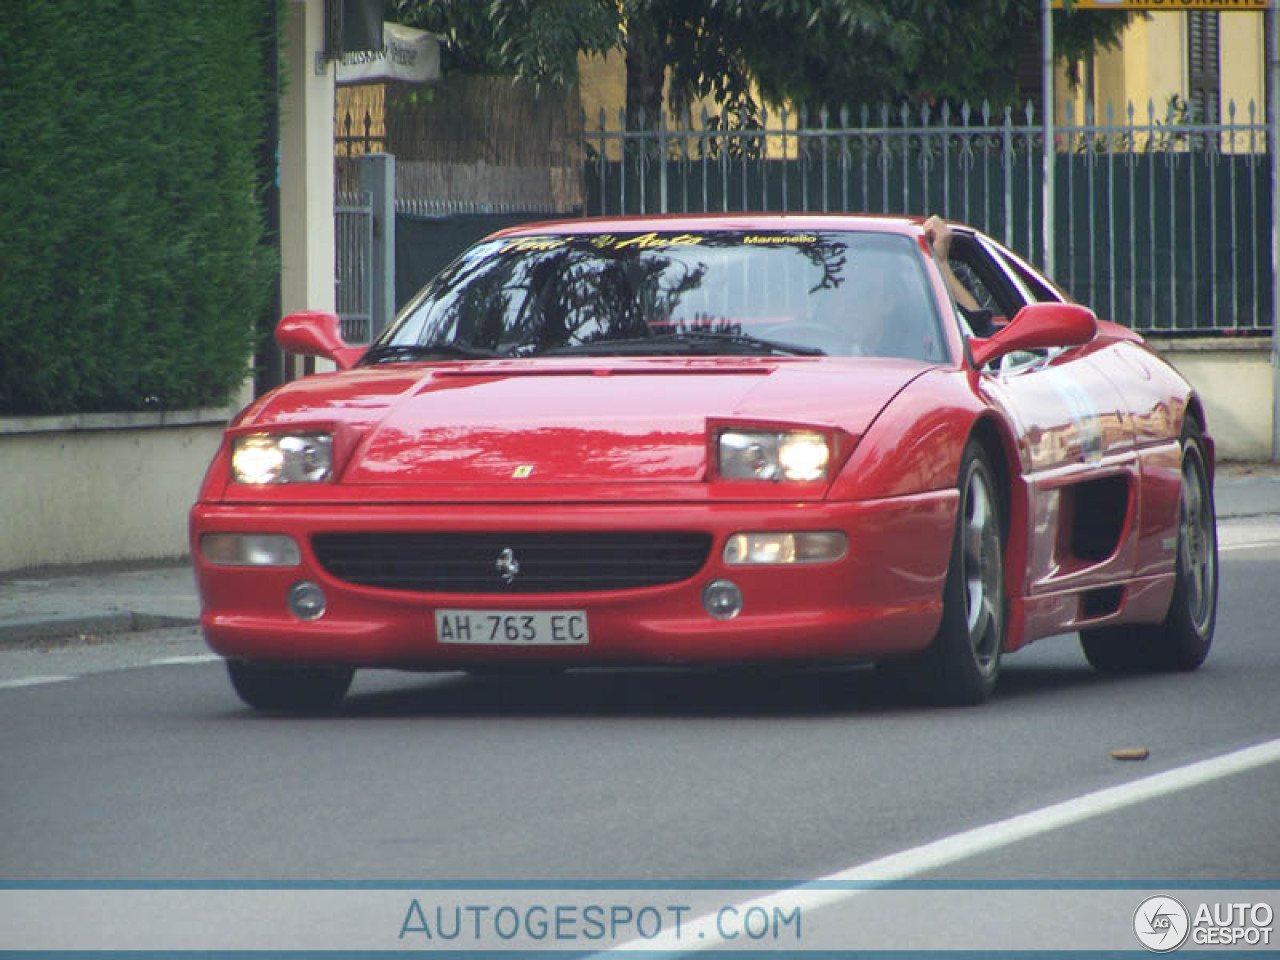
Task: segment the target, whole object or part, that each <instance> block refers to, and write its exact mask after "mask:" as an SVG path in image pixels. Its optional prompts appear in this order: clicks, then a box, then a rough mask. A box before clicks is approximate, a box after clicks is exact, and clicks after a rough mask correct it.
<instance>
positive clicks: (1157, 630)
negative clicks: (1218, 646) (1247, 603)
mask: <svg viewBox="0 0 1280 960" xmlns="http://www.w3.org/2000/svg"><path fill="white" fill-rule="evenodd" d="M1177 549H1178V552H1177V560H1176V563H1175V565H1174V587H1173V598H1172V599H1171V600H1170V602H1169V612H1168V614H1166V615H1165V618H1164V621H1163V622H1162V623H1158V624H1128V625H1125V626H1119V627H1099V628H1097V629H1095V630H1082V631H1080V645H1081V647H1083V648H1084V655H1085V658H1086V659H1087V660H1088V661H1089V663H1090V664H1091V665H1092V666H1093V668H1094V669H1095V670H1098V671H1100V672H1102V673H1152V672H1170V671H1179V670H1182V671H1186V670H1194V669H1196V667H1198V666H1200V664H1202V663H1204V660H1205V657H1207V656H1208V655H1209V647H1210V646H1211V645H1212V644H1213V632H1214V627H1215V624H1216V622H1217V616H1218V525H1217V514H1216V511H1215V509H1214V504H1213V484H1212V482H1211V481H1210V479H1209V463H1208V456H1207V454H1206V453H1205V445H1204V440H1203V438H1202V437H1201V434H1200V429H1199V427H1198V426H1197V425H1196V424H1195V422H1194V421H1190V420H1189V421H1188V422H1187V427H1186V428H1185V429H1184V430H1183V436H1182V493H1181V497H1180V501H1179V505H1178V548H1177Z"/></svg>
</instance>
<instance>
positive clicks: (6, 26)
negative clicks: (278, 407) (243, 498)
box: [0, 0, 276, 415]
mask: <svg viewBox="0 0 1280 960" xmlns="http://www.w3.org/2000/svg"><path fill="white" fill-rule="evenodd" d="M4 6H5V13H4V16H3V17H2V18H0V40H2V41H3V42H0V49H3V50H4V56H3V57H0V218H3V219H2V221H0V223H2V229H0V415H4V414H10V415H15V414H58V413H79V412H95V411H113V410H121V411H123V410H143V409H162V410H166V409H168V410H172V409H182V408H190V407H198V406H206V405H214V404H220V403H223V402H225V401H226V400H227V399H228V398H229V397H230V396H231V394H232V392H233V391H234V390H235V389H236V388H237V387H238V385H239V384H240V383H241V382H242V381H243V380H244V378H245V376H246V375H247V373H248V372H249V364H250V357H251V354H252V350H253V343H254V337H255V333H254V329H255V325H256V324H257V322H258V321H259V319H260V317H261V315H262V312H263V311H264V310H265V309H266V307H267V304H268V300H267V297H268V294H269V291H270V289H271V287H270V285H271V283H272V282H273V281H274V278H275V275H276V268H275V265H274V259H273V255H272V254H271V253H270V251H269V249H268V248H267V247H265V246H264V245H263V219H262V211H261V208H260V202H259V196H258V193H259V185H258V184H257V177H258V166H259V160H258V156H259V152H260V149H261V146H260V145H261V143H262V136H263V131H264V117H265V109H266V97H267V95H268V94H269V93H270V90H269V84H268V82H267V80H266V79H265V78H266V72H265V71H266V67H265V64H264V59H265V52H266V50H267V49H268V48H267V46H266V43H265V31H267V30H269V29H270V23H271V18H270V9H271V8H270V2H267V3H264V2H262V0H218V2H217V3H207V2H199V0H136V2H133V3H101V4H98V3H84V2H83V0H39V2H36V0H26V2H23V0H18V2H16V3H6V4H4Z"/></svg>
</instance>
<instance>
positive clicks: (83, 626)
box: [0, 610, 200, 647]
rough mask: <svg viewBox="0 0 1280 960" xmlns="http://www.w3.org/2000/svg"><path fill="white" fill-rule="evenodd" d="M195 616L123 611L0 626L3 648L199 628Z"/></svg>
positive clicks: (45, 618) (17, 622) (23, 621)
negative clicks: (49, 641)
mask: <svg viewBox="0 0 1280 960" xmlns="http://www.w3.org/2000/svg"><path fill="white" fill-rule="evenodd" d="M199 623H200V621H199V620H198V619H195V618H192V617H166V616H163V615H161V614H155V613H138V612H136V611H133V610H121V611H118V612H112V613H95V614H61V615H53V616H48V617H42V618H40V619H39V620H17V621H10V622H8V623H0V646H6V647H13V646H21V645H22V644H24V643H28V642H34V641H39V640H65V639H68V638H70V637H80V636H110V635H112V634H119V633H141V632H144V631H147V630H168V629H173V628H176V627H194V626H198V625H199Z"/></svg>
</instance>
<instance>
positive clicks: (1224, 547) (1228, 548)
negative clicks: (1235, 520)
mask: <svg viewBox="0 0 1280 960" xmlns="http://www.w3.org/2000/svg"><path fill="white" fill-rule="evenodd" d="M1264 547H1267V548H1270V549H1272V550H1274V549H1275V548H1276V547H1280V540H1255V541H1253V542H1252V543H1225V544H1223V543H1220V544H1218V552H1219V553H1235V552H1236V551H1238V550H1261V549H1263V548H1264Z"/></svg>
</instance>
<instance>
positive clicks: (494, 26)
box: [388, 0, 1133, 124]
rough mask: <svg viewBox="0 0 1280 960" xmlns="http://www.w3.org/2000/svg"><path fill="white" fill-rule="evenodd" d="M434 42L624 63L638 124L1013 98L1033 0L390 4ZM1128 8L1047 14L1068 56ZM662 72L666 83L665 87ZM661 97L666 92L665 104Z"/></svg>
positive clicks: (559, 75) (512, 68)
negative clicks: (764, 111) (678, 114)
mask: <svg viewBox="0 0 1280 960" xmlns="http://www.w3.org/2000/svg"><path fill="white" fill-rule="evenodd" d="M388 6H389V13H390V15H391V16H393V17H396V18H398V19H400V20H401V21H402V22H405V23H410V24H413V25H415V26H421V27H425V28H426V29H430V30H434V31H436V32H439V33H442V34H443V35H444V36H445V37H446V55H447V56H448V58H449V60H448V61H447V63H446V69H448V68H449V67H450V66H452V68H453V69H461V70H479V71H483V72H490V73H497V74H510V75H514V76H519V77H523V78H526V79H530V80H535V81H539V82H551V83H566V82H570V81H572V80H573V79H574V78H575V77H576V57H577V54H578V53H579V52H583V53H601V52H604V51H607V50H617V51H620V52H622V53H623V54H624V55H625V57H626V66H627V103H626V106H627V113H628V117H629V119H630V122H632V123H633V124H635V123H636V121H637V119H638V116H639V111H641V110H643V111H644V112H645V115H646V117H647V118H648V119H649V120H652V118H654V117H656V116H657V115H658V112H659V110H660V109H661V107H662V106H663V105H664V104H665V105H666V106H669V107H671V108H673V109H675V110H677V111H679V110H680V109H681V108H682V107H684V106H685V105H687V104H689V103H691V102H693V101H694V100H696V99H698V98H702V97H711V98H714V99H715V100H716V101H717V102H719V103H721V104H723V105H724V106H725V107H726V109H727V112H728V113H729V114H730V115H731V116H735V117H737V118H739V119H740V120H742V121H743V122H750V121H752V120H753V119H754V117H755V116H756V114H757V112H758V110H759V108H760V107H761V106H762V105H763V104H775V105H776V104H790V105H792V106H798V105H805V106H808V107H811V108H815V109H816V108H818V107H821V106H827V107H830V108H833V109H835V108H838V107H841V106H852V105H855V104H863V103H865V104H879V103H901V102H916V103H918V102H925V101H929V102H933V101H941V100H948V101H952V102H959V101H965V100H967V101H969V102H971V103H980V102H983V101H987V102H990V103H991V104H992V105H993V106H1003V105H1005V104H1010V103H1014V102H1016V100H1017V98H1018V96H1019V90H1018V87H1017V73H1016V64H1017V62H1018V60H1019V58H1020V56H1025V53H1026V47H1027V44H1028V42H1031V43H1034V44H1036V47H1035V51H1036V53H1037V55H1038V50H1039V46H1038V44H1039V17H1040V2H1039V0H489V2H487V3H483V2H476V0H388ZM1132 16H1133V14H1130V13H1126V12H1113V11H1102V12H1099V11H1084V10H1072V11H1070V12H1068V11H1056V12H1055V13H1054V31H1055V38H1056V41H1057V42H1056V45H1055V50H1056V53H1057V55H1058V56H1059V57H1061V58H1063V59H1064V60H1066V61H1067V62H1069V63H1074V62H1076V61H1078V60H1080V59H1081V58H1082V57H1083V56H1085V55H1086V54H1087V53H1089V52H1090V51H1093V50H1095V49H1097V48H1101V47H1108V46H1115V44H1116V43H1117V41H1118V38H1119V35H1120V33H1121V31H1122V30H1123V29H1124V26H1125V25H1126V24H1127V23H1128V22H1129V20H1130V19H1131V18H1132ZM664 78H665V85H664ZM664 98H665V99H664Z"/></svg>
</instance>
